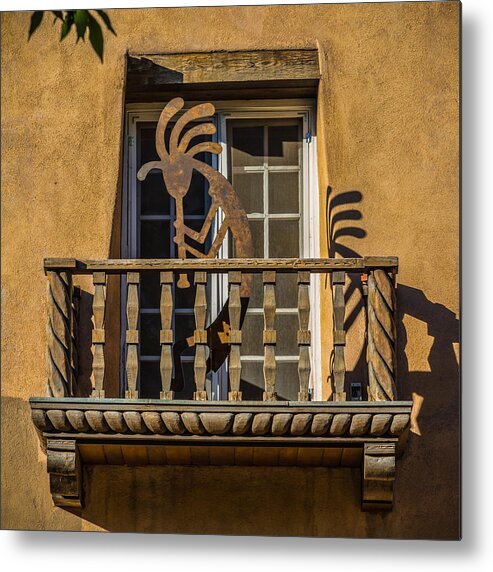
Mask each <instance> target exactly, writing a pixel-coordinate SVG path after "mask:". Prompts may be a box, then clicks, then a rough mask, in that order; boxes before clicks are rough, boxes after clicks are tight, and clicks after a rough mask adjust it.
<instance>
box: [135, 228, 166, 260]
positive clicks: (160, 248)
mask: <svg viewBox="0 0 493 572" xmlns="http://www.w3.org/2000/svg"><path fill="white" fill-rule="evenodd" d="M140 256H141V258H169V221H166V220H142V221H140Z"/></svg>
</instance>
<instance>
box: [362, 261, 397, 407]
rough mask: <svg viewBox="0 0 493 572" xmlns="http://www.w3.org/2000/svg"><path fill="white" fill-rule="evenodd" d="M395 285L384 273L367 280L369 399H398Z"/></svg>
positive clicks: (371, 274)
mask: <svg viewBox="0 0 493 572" xmlns="http://www.w3.org/2000/svg"><path fill="white" fill-rule="evenodd" d="M395 311H396V299H395V286H394V282H393V279H392V277H391V276H390V275H389V274H388V273H387V272H385V271H384V270H374V271H373V272H371V273H370V275H369V277H368V336H367V340H368V344H367V360H368V400H369V401H394V400H395V399H396V398H397V392H396V386H395V379H396V326H395Z"/></svg>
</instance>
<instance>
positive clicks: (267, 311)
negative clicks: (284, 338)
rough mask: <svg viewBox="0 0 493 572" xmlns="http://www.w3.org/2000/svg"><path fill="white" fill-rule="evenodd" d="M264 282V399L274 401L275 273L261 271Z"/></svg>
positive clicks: (275, 396)
mask: <svg viewBox="0 0 493 572" xmlns="http://www.w3.org/2000/svg"><path fill="white" fill-rule="evenodd" d="M263 282H264V335H263V342H264V383H265V391H264V401H276V400H277V395H276V330H275V323H276V290H275V288H276V286H275V285H276V273H275V272H273V271H267V272H263Z"/></svg>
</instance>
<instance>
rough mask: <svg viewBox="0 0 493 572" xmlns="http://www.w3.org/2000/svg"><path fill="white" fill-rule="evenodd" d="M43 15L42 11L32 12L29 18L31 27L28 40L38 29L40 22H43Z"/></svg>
mask: <svg viewBox="0 0 493 572" xmlns="http://www.w3.org/2000/svg"><path fill="white" fill-rule="evenodd" d="M43 15H44V11H43V10H41V11H37V12H34V14H33V15H32V16H31V25H30V27H29V37H28V40H30V39H31V36H32V35H33V34H34V32H35V31H36V30H37V29H38V27H39V25H40V24H41V21H42V20H43Z"/></svg>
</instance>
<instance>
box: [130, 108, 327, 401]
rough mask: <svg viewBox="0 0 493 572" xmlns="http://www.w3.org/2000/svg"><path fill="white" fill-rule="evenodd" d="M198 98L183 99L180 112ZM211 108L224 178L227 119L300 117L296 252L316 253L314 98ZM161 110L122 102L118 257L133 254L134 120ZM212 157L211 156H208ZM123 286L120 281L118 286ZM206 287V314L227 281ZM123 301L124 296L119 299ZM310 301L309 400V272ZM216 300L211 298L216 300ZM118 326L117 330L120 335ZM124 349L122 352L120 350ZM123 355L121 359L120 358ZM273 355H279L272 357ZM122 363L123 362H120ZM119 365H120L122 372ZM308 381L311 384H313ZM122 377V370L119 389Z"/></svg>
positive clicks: (316, 304)
mask: <svg viewBox="0 0 493 572" xmlns="http://www.w3.org/2000/svg"><path fill="white" fill-rule="evenodd" d="M197 103H201V102H187V103H186V105H185V107H184V109H183V112H184V111H186V110H187V109H189V108H190V107H193V106H194V105H196V104H197ZM212 103H213V104H214V106H215V108H216V116H217V123H216V127H217V133H216V140H217V141H218V142H219V143H220V144H221V145H222V147H223V152H222V153H221V154H220V155H219V156H218V157H217V163H215V164H213V166H214V168H216V169H217V170H218V171H219V172H221V173H222V174H223V175H224V176H225V177H226V178H227V176H228V153H227V141H226V137H227V126H226V121H227V120H228V119H259V118H260V119H261V118H266V119H267V118H268V119H271V118H292V117H301V118H302V120H303V133H304V137H303V146H302V154H303V189H302V204H301V205H300V206H301V213H300V215H301V219H302V221H303V224H302V225H301V226H302V229H303V232H302V236H300V239H301V245H302V248H301V251H302V256H303V257H304V258H318V257H320V232H319V228H320V226H319V223H320V218H319V192H318V176H317V173H318V168H317V138H316V135H315V133H316V116H315V110H316V102H315V100H311V99H310V100H306V99H302V100H284V101H279V100H256V101H248V102H245V101H218V102H212ZM162 109H163V104H162V103H152V104H128V105H127V107H126V114H125V139H124V154H123V173H124V176H123V195H122V236H121V256H122V258H133V257H135V254H136V252H137V240H138V237H137V217H136V216H135V213H136V210H137V204H138V203H137V200H136V199H137V171H138V169H139V168H140V165H137V145H136V137H137V123H138V122H146V121H148V122H156V121H157V120H158V119H159V115H160V113H161V111H162ZM213 157H215V156H213ZM221 216H222V214H221V212H219V213H218V216H217V218H216V223H215V224H216V228H217V226H218V225H219V224H220V222H221ZM227 255H228V253H227V241H225V242H224V246H223V247H222V248H221V250H220V251H219V253H218V257H219V258H227ZM122 287H123V288H125V285H124V284H123V286H122ZM212 288H213V289H214V290H215V291H217V292H219V297H215V296H214V297H212V299H213V301H212V304H213V307H212V308H211V313H212V315H215V314H216V313H217V311H218V309H219V308H218V307H217V306H216V307H214V306H215V305H216V304H217V305H220V302H221V298H222V299H224V300H225V299H226V297H227V281H225V278H224V277H223V278H222V279H221V277H220V276H219V275H216V277H215V279H214V281H213V283H212ZM122 299H124V298H122ZM310 299H311V301H312V311H311V312H310V329H311V331H312V346H311V352H312V360H311V361H312V371H311V376H310V388H311V391H312V400H314V401H320V400H321V399H322V379H321V372H322V364H321V342H320V312H319V311H318V310H319V308H320V276H319V274H314V275H313V276H312V280H311V286H310ZM216 300H217V302H216ZM124 323H125V308H124V305H123V304H122V324H124ZM123 335H124V328H122V338H123ZM123 353H124V352H122V354H123ZM122 359H123V358H122ZM277 359H279V357H277ZM122 365H123V363H122ZM123 371H124V367H122V372H123ZM218 373H219V375H218V376H217V379H216V380H215V383H214V385H215V386H216V387H213V396H214V395H215V396H216V398H217V395H218V392H219V394H220V395H221V397H222V398H223V399H225V398H227V397H225V396H227V379H226V377H225V376H224V375H221V373H220V372H218ZM314 380H316V381H317V382H316V383H314ZM123 383H124V379H123V374H122V387H123Z"/></svg>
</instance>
